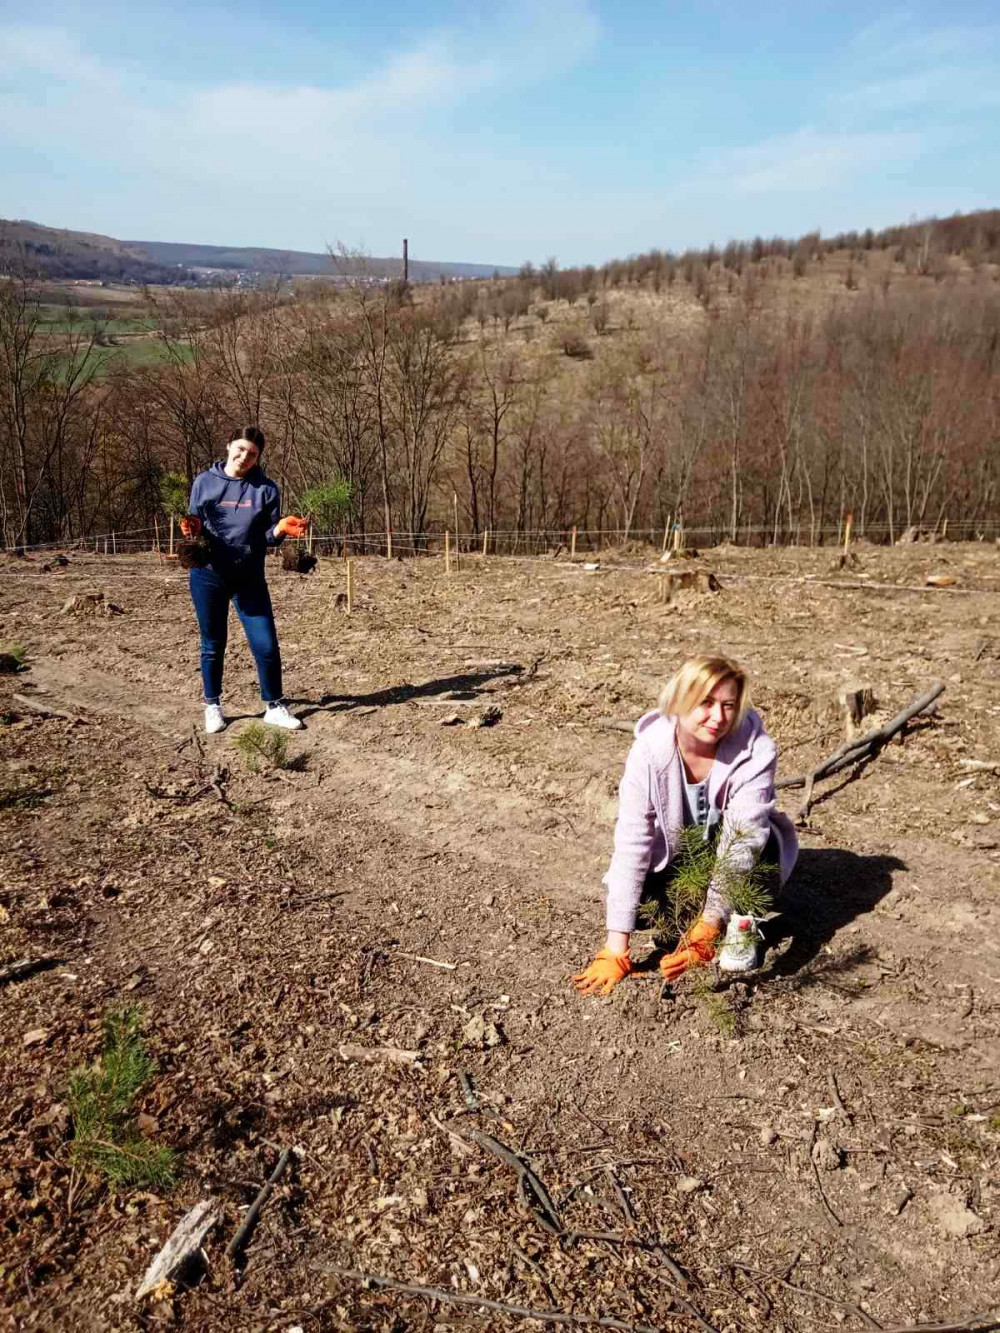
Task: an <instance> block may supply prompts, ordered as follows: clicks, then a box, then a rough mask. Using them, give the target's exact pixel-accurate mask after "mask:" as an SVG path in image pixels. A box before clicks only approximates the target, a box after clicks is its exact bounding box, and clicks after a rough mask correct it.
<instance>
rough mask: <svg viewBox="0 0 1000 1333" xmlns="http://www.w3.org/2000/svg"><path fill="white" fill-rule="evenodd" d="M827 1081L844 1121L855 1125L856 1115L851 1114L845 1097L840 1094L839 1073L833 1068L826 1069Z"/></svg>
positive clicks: (834, 1102) (835, 1104)
mask: <svg viewBox="0 0 1000 1333" xmlns="http://www.w3.org/2000/svg"><path fill="white" fill-rule="evenodd" d="M826 1081H827V1086H828V1087H829V1089H830V1095H831V1097H832V1098H833V1104H834V1106H836V1108H837V1110H838V1112H839V1113H840V1115H841V1116H843V1118H844V1122H845V1123H846V1124H848V1125H853V1124H854V1116H852V1115H851V1113H850V1111H849V1110H848V1109H847V1107H846V1106H845V1105H844V1101H843V1098H842V1097H841V1095H840V1089H839V1088H838V1087H837V1075H836V1074H835V1073H834V1072H833V1070H832V1069H828V1070H827V1071H826Z"/></svg>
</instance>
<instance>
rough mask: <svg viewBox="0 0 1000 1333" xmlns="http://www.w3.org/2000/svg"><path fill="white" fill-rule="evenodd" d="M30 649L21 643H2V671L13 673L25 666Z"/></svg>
mask: <svg viewBox="0 0 1000 1333" xmlns="http://www.w3.org/2000/svg"><path fill="white" fill-rule="evenodd" d="M27 656H28V650H27V649H26V648H25V647H24V646H23V645H22V644H20V643H5V644H2V645H0V673H3V674H5V675H13V674H14V672H15V671H20V670H21V668H22V667H23V666H24V663H25V660H26V659H27Z"/></svg>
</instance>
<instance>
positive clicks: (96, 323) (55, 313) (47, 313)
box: [38, 305, 157, 338]
mask: <svg viewBox="0 0 1000 1333" xmlns="http://www.w3.org/2000/svg"><path fill="white" fill-rule="evenodd" d="M38 311H39V315H40V320H39V325H38V331H39V333H88V332H89V331H90V330H91V329H92V328H98V329H101V330H102V331H103V332H104V333H105V334H107V335H108V337H112V338H113V337H114V336H115V335H116V334H118V333H153V332H155V330H156V327H157V326H156V321H155V320H154V319H150V318H148V317H147V316H144V315H142V314H140V313H138V312H134V313H133V312H128V313H125V314H122V315H116V316H114V317H107V316H105V315H104V312H103V311H101V310H100V309H99V308H97V307H95V308H93V309H90V310H84V309H80V308H79V307H76V306H60V305H41V306H39V307H38ZM95 315H99V316H101V317H100V318H95Z"/></svg>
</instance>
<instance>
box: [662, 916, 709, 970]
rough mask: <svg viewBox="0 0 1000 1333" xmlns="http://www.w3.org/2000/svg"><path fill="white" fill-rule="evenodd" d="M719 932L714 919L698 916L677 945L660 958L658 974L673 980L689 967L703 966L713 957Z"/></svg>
mask: <svg viewBox="0 0 1000 1333" xmlns="http://www.w3.org/2000/svg"><path fill="white" fill-rule="evenodd" d="M720 934H721V930H720V927H719V926H718V925H717V924H716V923H715V922H714V921H706V920H705V919H704V918H703V917H700V918H699V919H698V920H697V921H696V922H695V923H694V925H693V926H692V927H691V929H690V930H689V931H688V932H687V934H686V935H684V936H683V938H682V939H681V942H680V944H679V946H678V947H677V948H676V949H675V950H674V951H673V953H668V954H667V955H666V956H665V957H663V958H661V959H660V974H661V975H662V977H663V980H664V981H675V980H676V979H677V977H679V976H681V974H682V973H684V972H686V971H687V970H688V968H689V967H703V966H704V964H705V963H710V962H711V961H712V959H713V958H714V957H715V941H716V940H717V939H718V938H719V935H720Z"/></svg>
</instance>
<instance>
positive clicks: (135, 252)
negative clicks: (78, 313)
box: [0, 218, 188, 283]
mask: <svg viewBox="0 0 1000 1333" xmlns="http://www.w3.org/2000/svg"><path fill="white" fill-rule="evenodd" d="M16 263H24V264H26V265H27V266H28V267H29V268H32V269H35V270H37V271H38V272H39V273H40V274H41V275H42V277H45V278H86V279H90V280H92V281H93V280H101V281H105V282H135V283H147V282H149V283H164V282H177V281H178V277H179V275H178V271H177V269H176V267H174V268H166V267H165V266H164V265H163V264H162V263H160V262H159V261H158V260H156V259H155V258H153V257H152V256H151V255H148V254H145V253H143V251H142V250H141V249H140V248H139V247H137V246H134V245H130V244H129V242H128V241H118V240H115V239H114V237H112V236H99V235H96V234H94V233H92V232H85V231H63V230H60V229H58V228H56V227H44V226H42V225H41V224H40V223H38V222H28V221H26V220H24V219H16V220H13V221H7V220H5V219H3V218H0V268H2V267H3V266H4V265H6V264H16ZM183 276H184V277H185V278H186V277H187V276H188V273H187V271H186V270H185V271H184V274H183Z"/></svg>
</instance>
